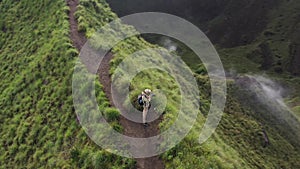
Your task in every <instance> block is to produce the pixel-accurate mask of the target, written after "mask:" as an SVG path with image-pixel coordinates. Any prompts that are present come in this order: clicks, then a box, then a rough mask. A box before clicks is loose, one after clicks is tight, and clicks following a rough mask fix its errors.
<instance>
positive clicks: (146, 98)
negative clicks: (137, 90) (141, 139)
mask: <svg viewBox="0 0 300 169" xmlns="http://www.w3.org/2000/svg"><path fill="white" fill-rule="evenodd" d="M142 101H143V124H144V126H145V127H147V126H148V123H147V122H146V118H147V113H148V110H149V108H150V101H151V90H150V89H145V90H144V91H143V92H142Z"/></svg>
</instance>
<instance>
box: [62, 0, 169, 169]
mask: <svg viewBox="0 0 300 169" xmlns="http://www.w3.org/2000/svg"><path fill="white" fill-rule="evenodd" d="M66 2H67V4H68V5H69V7H70V13H69V21H70V37H71V39H72V41H73V45H74V46H75V47H76V48H77V49H78V51H80V50H81V48H82V47H83V45H84V44H85V42H86V41H87V39H86V37H85V36H84V34H83V33H80V32H78V24H77V21H76V18H75V16H74V13H75V12H76V8H77V5H78V4H79V0H67V1H66ZM112 58H113V55H112V54H111V53H108V54H107V55H106V56H105V57H104V59H103V60H102V62H101V65H100V67H99V70H98V74H99V77H100V82H101V84H102V85H103V89H104V92H105V94H106V96H107V97H108V99H109V101H110V104H111V106H114V103H113V101H112V94H111V77H110V74H109V69H110V65H109V62H110V60H111V59H112ZM121 112H122V113H123V114H124V113H127V112H124V111H121ZM149 113H150V112H149ZM140 116H142V114H140ZM160 121H161V118H159V119H157V120H155V121H153V122H151V123H150V126H148V127H147V128H145V127H144V126H143V125H142V124H140V123H135V122H132V121H130V120H128V119H126V118H125V117H123V116H121V117H120V123H121V125H122V126H123V128H124V132H123V134H125V135H127V136H131V137H140V138H146V137H151V136H155V135H158V134H159V129H158V124H159V123H160ZM149 144H156V143H149ZM131 146H132V147H134V145H131ZM136 161H137V164H136V168H137V169H163V168H164V164H163V162H162V160H161V159H160V158H159V156H155V157H151V158H141V159H136Z"/></svg>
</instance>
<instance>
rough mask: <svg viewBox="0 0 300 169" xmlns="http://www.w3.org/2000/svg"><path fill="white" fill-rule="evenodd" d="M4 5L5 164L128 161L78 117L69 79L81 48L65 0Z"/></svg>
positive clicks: (121, 164) (0, 35)
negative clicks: (102, 144)
mask: <svg viewBox="0 0 300 169" xmlns="http://www.w3.org/2000/svg"><path fill="white" fill-rule="evenodd" d="M0 10H1V16H0V39H1V40H0V65H1V66H0V69H1V70H0V72H1V73H0V78H1V85H0V91H1V93H0V98H1V99H0V109H1V110H0V112H1V113H0V121H1V127H0V133H1V139H0V152H1V154H0V166H1V168H24V167H27V168H114V167H115V168H126V167H130V166H131V164H132V163H131V162H130V161H127V159H120V158H119V157H117V156H114V155H112V154H108V153H106V152H104V151H102V150H101V149H100V148H99V147H98V146H97V145H95V144H94V143H93V142H92V141H90V140H89V138H88V137H87V135H86V134H85V132H84V131H83V130H82V129H81V127H80V125H79V123H78V122H77V120H76V115H75V112H74V109H73V106H72V105H73V99H72V91H71V86H72V84H71V81H72V73H73V67H74V61H75V57H77V55H78V53H77V51H76V50H75V48H74V47H73V46H72V44H71V40H70V39H69V22H68V15H67V14H68V11H69V8H68V7H67V5H66V4H65V2H64V1H51V0H42V1H29V0H25V1H14V2H12V1H7V0H4V1H1V2H0ZM97 86H98V87H97V88H98V90H97V91H98V99H99V100H101V99H102V100H105V94H104V93H103V92H102V90H101V86H100V85H99V84H98V85H97ZM104 103H105V102H104ZM107 106H108V105H106V107H107Z"/></svg>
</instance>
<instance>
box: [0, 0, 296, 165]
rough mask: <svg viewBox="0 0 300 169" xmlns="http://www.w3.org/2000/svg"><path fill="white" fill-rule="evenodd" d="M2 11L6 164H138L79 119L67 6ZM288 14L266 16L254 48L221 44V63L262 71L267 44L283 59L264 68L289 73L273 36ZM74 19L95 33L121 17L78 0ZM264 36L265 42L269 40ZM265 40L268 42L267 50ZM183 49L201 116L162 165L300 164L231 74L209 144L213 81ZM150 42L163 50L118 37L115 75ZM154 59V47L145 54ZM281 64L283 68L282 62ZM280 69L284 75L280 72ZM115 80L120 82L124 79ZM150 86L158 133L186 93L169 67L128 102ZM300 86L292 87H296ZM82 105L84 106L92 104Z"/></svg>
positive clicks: (110, 111) (30, 5)
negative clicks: (206, 130) (104, 144)
mask: <svg viewBox="0 0 300 169" xmlns="http://www.w3.org/2000/svg"><path fill="white" fill-rule="evenodd" d="M295 3H296V4H297V2H295ZM292 5H293V4H288V5H286V6H282V8H281V10H282V12H283V13H285V14H287V13H289V12H291V13H293V11H290V10H289V9H290V8H291V6H292ZM294 5H295V4H294ZM295 6H296V5H295ZM0 10H1V11H2V12H1V13H2V15H1V16H0V64H1V66H0V69H1V71H0V72H1V73H0V78H1V85H0V91H1V93H0V95H1V96H0V98H1V99H0V110H1V113H0V123H1V127H0V133H1V136H2V137H1V139H0V152H3V153H1V154H0V165H1V167H3V168H22V167H24V166H26V167H28V168H45V167H46V168H132V167H133V166H134V161H133V160H131V159H126V158H121V157H118V156H115V155H113V154H110V153H108V152H105V151H103V150H101V148H100V147H99V146H97V145H95V144H94V143H93V142H92V141H91V140H90V139H89V138H88V136H87V135H86V133H85V132H84V130H83V129H81V127H80V125H79V123H78V120H77V119H76V115H75V112H74V108H73V106H72V105H73V98H72V91H71V86H72V84H71V81H72V73H73V67H74V64H75V61H76V59H75V58H76V57H77V55H78V52H77V51H76V50H75V48H74V47H73V46H72V43H71V40H70V38H69V23H68V17H67V16H68V15H67V14H68V11H69V8H68V7H67V6H66V4H65V2H63V1H50V0H43V1H37V2H33V1H29V0H26V1H18V2H11V1H8V0H3V1H1V2H0ZM273 12H274V11H273ZM272 15H275V14H274V13H270V16H269V17H271V18H272ZM288 16H289V15H288V14H287V15H286V16H284V17H282V16H281V17H279V19H280V20H278V19H274V22H270V25H269V26H268V31H267V32H266V31H265V32H263V33H262V34H261V36H258V38H257V40H256V41H255V40H254V43H253V44H249V45H244V46H237V47H232V48H227V49H223V48H222V47H219V49H218V50H219V51H220V54H221V56H222V60H223V62H224V64H225V67H226V68H227V69H228V70H229V69H231V68H233V69H234V70H236V71H237V72H238V73H245V72H249V71H251V72H259V71H261V70H262V63H263V61H262V60H261V59H262V58H261V57H259V58H254V56H257V55H253V53H255V51H257V49H259V50H261V49H262V48H264V49H265V48H270V49H271V51H274V50H275V51H276V50H277V49H278V51H276V52H275V54H274V55H276V56H277V55H279V56H282V57H278V58H277V59H276V62H274V63H275V64H271V67H268V66H267V69H266V71H268V72H269V73H270V74H271V75H275V76H276V78H278V80H281V81H283V80H287V79H288V78H289V77H291V76H290V74H289V73H288V72H287V70H286V64H283V63H288V61H289V60H288V59H289V58H285V57H284V56H286V55H287V53H288V52H287V51H288V44H287V42H285V41H284V40H281V39H279V38H280V37H281V36H280V34H281V32H276V33H275V34H274V31H275V30H273V29H277V26H276V25H277V24H279V23H280V24H283V25H287V24H288V23H289V21H286V20H285V19H284V18H285V17H288ZM76 18H77V20H78V22H79V25H78V28H79V30H80V31H81V32H84V33H85V34H86V36H87V37H92V35H93V34H94V33H95V32H96V30H97V29H99V28H100V27H101V26H103V25H104V24H106V23H108V22H110V21H112V20H114V19H116V18H117V15H116V14H114V13H113V12H112V11H111V9H110V7H109V5H108V4H107V2H106V1H105V0H81V1H80V5H79V7H78V11H77V12H76ZM273 18H274V17H273ZM215 22H218V20H217V19H216V20H214V23H215ZM283 22H286V23H283ZM118 24H120V25H121V23H118ZM272 25H275V26H274V27H273V26H272ZM280 27H282V26H280ZM121 29H122V30H118V31H121V32H122V33H126V32H130V31H135V30H134V29H133V28H132V27H130V26H124V27H122V28H121ZM107 31H110V32H111V38H114V37H115V36H117V34H118V31H117V30H113V29H109V30H107ZM280 31H281V30H280ZM287 36H288V35H287ZM266 39H267V43H265V42H264V41H265V40H266ZM295 41H296V40H295ZM262 42H264V43H262ZM281 43H284V44H285V45H283V46H282V45H281ZM261 44H267V45H262V46H263V47H262V46H261ZM95 45H96V47H105V46H106V42H105V41H98V42H97V44H95ZM178 46H179V48H181V50H180V51H179V52H178V54H179V55H181V56H182V57H183V60H184V61H185V62H186V63H187V64H188V65H189V66H191V67H192V69H193V71H194V72H195V73H194V76H195V77H196V79H197V82H198V84H199V90H200V98H201V107H200V111H201V113H200V114H199V115H198V119H197V123H196V125H195V126H194V127H193V129H192V130H191V132H190V133H189V134H188V136H187V137H186V138H185V139H184V140H183V141H182V142H181V143H180V144H178V145H177V146H176V147H174V148H173V149H171V150H170V151H168V152H166V153H164V154H162V155H161V157H162V159H163V160H164V162H165V164H166V168H299V167H300V162H299V160H298V159H299V158H300V153H299V151H300V150H299V149H297V147H295V146H294V145H293V144H292V143H291V140H289V138H285V137H283V135H282V134H281V133H278V131H277V130H276V128H275V127H274V125H273V124H271V123H268V119H264V118H261V119H260V118H257V117H260V116H257V113H263V111H266V110H265V109H263V108H262V109H261V110H257V109H253V107H251V105H247V104H244V102H242V100H241V99H240V98H239V95H237V91H239V90H238V89H237V86H235V84H234V83H233V81H232V80H228V85H229V87H228V90H229V95H228V98H227V104H226V109H225V113H224V116H223V118H222V121H221V123H220V125H219V127H218V129H217V131H216V133H215V134H214V135H213V136H212V137H211V138H210V139H209V140H208V141H207V142H206V143H204V144H202V145H200V144H199V143H198V136H199V133H200V131H201V127H202V125H203V122H204V120H205V117H206V115H207V112H208V110H209V105H210V101H209V100H210V92H209V91H210V85H209V78H208V76H207V73H206V70H205V68H204V67H203V65H202V64H201V63H200V62H199V61H198V60H197V61H195V60H194V59H195V57H194V54H193V52H191V51H190V50H188V49H187V48H186V47H185V46H184V45H182V44H178ZM265 46H269V47H265ZM153 47H157V46H156V45H152V44H150V43H148V42H146V41H145V40H143V38H141V37H140V36H134V37H131V38H128V39H126V40H124V41H122V42H120V43H118V45H116V46H115V47H114V48H113V49H112V52H113V53H114V59H113V60H112V61H111V70H110V71H111V74H113V73H115V71H116V68H117V66H118V65H119V63H120V62H121V61H122V60H123V59H124V58H125V57H127V56H129V55H130V54H132V53H134V52H136V51H139V50H142V49H147V48H153ZM279 47H280V48H279ZM157 55H158V54H157V53H155V52H153V53H149V55H147V56H148V57H152V56H157ZM279 61H282V62H281V63H282V64H278V63H279ZM195 63H197V64H195ZM236 63H239V64H236ZM240 63H241V64H240ZM267 65H268V64H267ZM278 65H279V66H278ZM278 71H279V72H281V73H283V75H280V76H278V75H277V74H275V73H274V72H278ZM95 79H96V81H95V83H96V89H97V90H96V91H97V92H96V94H97V101H98V103H99V108H100V109H101V110H102V111H103V113H104V114H103V115H104V116H105V117H106V119H107V120H108V121H110V122H111V124H112V126H113V127H114V128H115V129H116V130H118V131H120V132H122V127H121V126H120V125H119V124H118V122H117V121H118V118H119V112H118V111H117V110H116V109H114V108H111V107H110V105H109V102H108V100H107V98H106V97H105V94H104V93H103V91H102V86H101V85H100V84H99V82H98V81H97V78H95ZM141 79H142V80H141ZM298 82H299V79H297V78H294V79H291V80H288V85H291V86H294V84H295V83H298ZM119 85H120V86H122V82H120V84H119ZM145 87H149V88H154V89H161V90H162V91H163V92H164V93H165V95H166V96H167V98H168V103H167V108H166V110H165V112H164V121H163V122H162V123H161V124H160V129H161V130H165V129H167V128H168V127H169V126H170V125H171V124H172V123H173V121H174V119H175V118H176V113H177V108H178V107H177V106H178V105H177V103H178V98H179V96H180V94H178V86H177V85H176V83H174V78H173V77H172V76H170V75H168V74H166V73H164V72H161V71H158V70H155V69H153V70H149V71H147V72H141V73H139V74H138V75H137V76H136V77H135V78H134V79H133V81H132V83H131V86H130V91H131V95H130V101H131V102H135V99H136V95H137V94H138V93H139V92H140V91H141V90H142V89H143V88H145ZM299 89H300V88H299V87H297V86H296V87H295V89H294V90H295V91H299ZM239 92H244V91H239ZM154 101H155V100H154ZM287 102H288V104H289V105H290V106H291V107H293V110H294V111H295V112H298V113H299V112H300V109H299V96H297V95H296V94H295V95H294V96H293V95H292V96H291V97H290V98H288V99H287ZM86 105H87V107H88V105H89V103H88V102H87V103H86ZM263 131H265V132H266V133H268V137H269V139H270V143H271V144H270V145H268V146H266V147H264V133H263Z"/></svg>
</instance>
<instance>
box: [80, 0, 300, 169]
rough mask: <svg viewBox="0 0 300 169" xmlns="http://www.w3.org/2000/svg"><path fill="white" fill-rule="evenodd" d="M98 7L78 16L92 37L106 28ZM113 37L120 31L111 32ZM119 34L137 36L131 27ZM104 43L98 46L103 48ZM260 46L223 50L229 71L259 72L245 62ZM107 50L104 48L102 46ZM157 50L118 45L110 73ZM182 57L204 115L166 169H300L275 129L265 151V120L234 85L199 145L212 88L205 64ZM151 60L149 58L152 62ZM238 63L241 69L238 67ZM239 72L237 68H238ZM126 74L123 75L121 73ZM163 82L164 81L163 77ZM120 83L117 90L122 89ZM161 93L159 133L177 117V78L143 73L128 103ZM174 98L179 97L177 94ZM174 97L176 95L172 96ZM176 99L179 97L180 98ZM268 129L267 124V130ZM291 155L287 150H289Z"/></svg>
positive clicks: (134, 43) (139, 42)
mask: <svg viewBox="0 0 300 169" xmlns="http://www.w3.org/2000/svg"><path fill="white" fill-rule="evenodd" d="M93 2H94V3H96V4H97V5H94V6H95V7H93V6H91V5H88V4H86V5H85V8H81V11H80V12H78V15H79V16H80V17H82V18H90V19H89V20H91V21H93V22H89V21H88V20H87V19H85V20H82V23H81V24H82V25H85V28H84V30H85V33H86V34H87V36H90V35H91V33H92V32H95V30H96V29H97V28H99V27H101V26H102V25H103V24H104V23H103V22H101V21H98V20H97V18H99V17H103V16H102V15H103V14H101V16H100V15H97V12H96V11H97V10H99V9H97V8H100V7H101V6H102V8H106V6H107V4H106V3H105V2H103V1H96V0H94V1H93ZM110 13H111V12H108V13H105V14H104V16H114V17H116V16H115V15H114V14H110ZM110 31H111V32H112V34H111V35H110V36H112V37H114V36H115V35H116V32H114V30H110ZM121 31H124V32H125V31H135V30H134V29H132V28H129V29H127V30H121ZM101 43H103V42H100V43H99V45H98V46H100V45H103V44H101ZM257 45H259V43H257V44H253V45H248V46H242V47H237V48H232V49H224V50H223V49H219V50H220V51H221V52H220V53H221V55H222V59H223V60H224V64H225V67H226V68H227V69H230V68H234V69H237V70H238V72H242V73H243V72H249V71H252V72H259V71H260V69H259V66H260V65H259V64H258V63H255V62H253V61H251V60H249V59H247V58H245V57H246V56H247V54H249V53H251V52H252V51H253V50H255V49H256V48H257ZM104 46H105V43H104ZM149 47H150V48H151V47H155V46H153V45H152V44H149V43H147V42H145V41H144V40H143V39H141V38H139V37H131V38H128V39H126V40H124V41H122V42H120V43H118V45H116V46H115V47H114V48H113V49H112V52H113V53H114V58H113V60H112V61H111V70H110V73H111V74H114V73H118V72H115V71H116V68H117V66H118V64H119V63H121V62H122V60H123V59H124V58H126V57H127V56H129V55H130V54H132V53H134V52H136V51H138V50H142V49H146V48H149ZM148 55H149V56H154V55H157V54H156V53H149V54H148ZM180 55H181V56H182V57H183V59H184V60H185V61H186V63H187V64H189V65H191V66H192V69H193V70H195V71H197V72H198V73H199V74H198V75H195V77H196V78H197V81H198V83H199V90H200V97H201V102H202V106H201V108H200V110H201V114H199V115H198V119H197V123H196V124H195V126H194V127H193V129H192V130H191V131H190V133H189V134H188V136H187V137H186V138H185V139H184V140H183V141H181V142H180V144H178V145H177V146H176V147H174V148H173V149H171V150H170V151H168V152H166V153H164V154H162V155H161V156H162V158H163V160H164V162H165V164H166V168H276V167H278V166H280V167H282V168H295V167H296V168H297V167H299V166H300V164H299V162H298V161H297V159H298V158H299V152H298V151H297V150H295V149H293V146H292V145H291V144H290V143H289V140H288V139H286V138H284V137H282V136H281V135H280V134H279V133H277V132H276V130H275V129H273V128H272V127H267V128H266V131H267V132H268V135H269V137H270V139H271V144H272V145H271V146H269V147H267V148H263V136H262V126H261V125H260V124H261V121H259V120H257V119H256V118H254V117H253V116H254V115H253V114H254V113H255V111H254V110H252V109H251V108H246V107H245V106H244V105H243V104H242V103H241V101H240V100H239V99H238V98H236V96H235V94H234V92H232V91H235V88H234V87H232V86H230V91H231V92H230V94H229V98H228V101H227V104H226V109H225V114H224V116H223V119H222V121H221V123H220V126H219V127H218V129H217V131H216V133H215V134H214V135H213V137H211V138H210V139H209V140H208V141H207V142H206V143H204V144H202V145H200V144H199V143H198V136H199V134H200V131H201V127H202V125H203V123H204V120H205V116H206V115H207V112H208V110H209V104H210V101H209V100H210V92H209V91H210V85H209V81H208V80H209V78H208V77H207V75H206V71H205V68H204V67H203V65H201V63H200V66H199V62H197V65H193V61H194V60H193V59H190V58H194V59H196V58H195V57H193V53H192V52H191V51H189V50H188V49H186V50H184V51H182V52H181V53H180ZM149 59H151V57H149ZM236 63H239V64H236ZM237 65H238V66H239V67H236V66H237ZM120 73H122V72H120ZM161 77H164V78H161ZM122 84H123V82H122V81H119V83H118V85H119V87H120V88H121V89H122ZM230 84H231V83H230ZM145 87H147V88H148V87H149V88H160V89H162V90H163V91H164V92H165V93H166V96H167V97H168V103H167V108H166V111H165V115H164V120H163V122H162V123H161V124H160V129H161V130H165V129H167V128H168V127H169V126H170V125H171V124H172V123H173V121H174V119H175V118H176V111H177V108H176V104H175V103H176V92H173V91H174V90H175V91H176V88H177V87H176V85H174V79H173V78H172V77H171V76H168V75H166V74H164V73H162V72H160V71H157V70H149V71H147V72H141V73H139V74H138V75H137V76H136V77H135V78H134V79H133V80H132V81H131V85H130V88H129V89H130V91H131V95H130V101H131V103H133V102H134V100H135V99H136V96H137V95H138V94H139V93H140V91H141V90H142V89H143V88H145ZM174 94H175V95H174ZM173 95H174V96H173ZM177 95H178V94H177ZM267 126H268V125H267ZM287 150H288V151H287Z"/></svg>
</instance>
